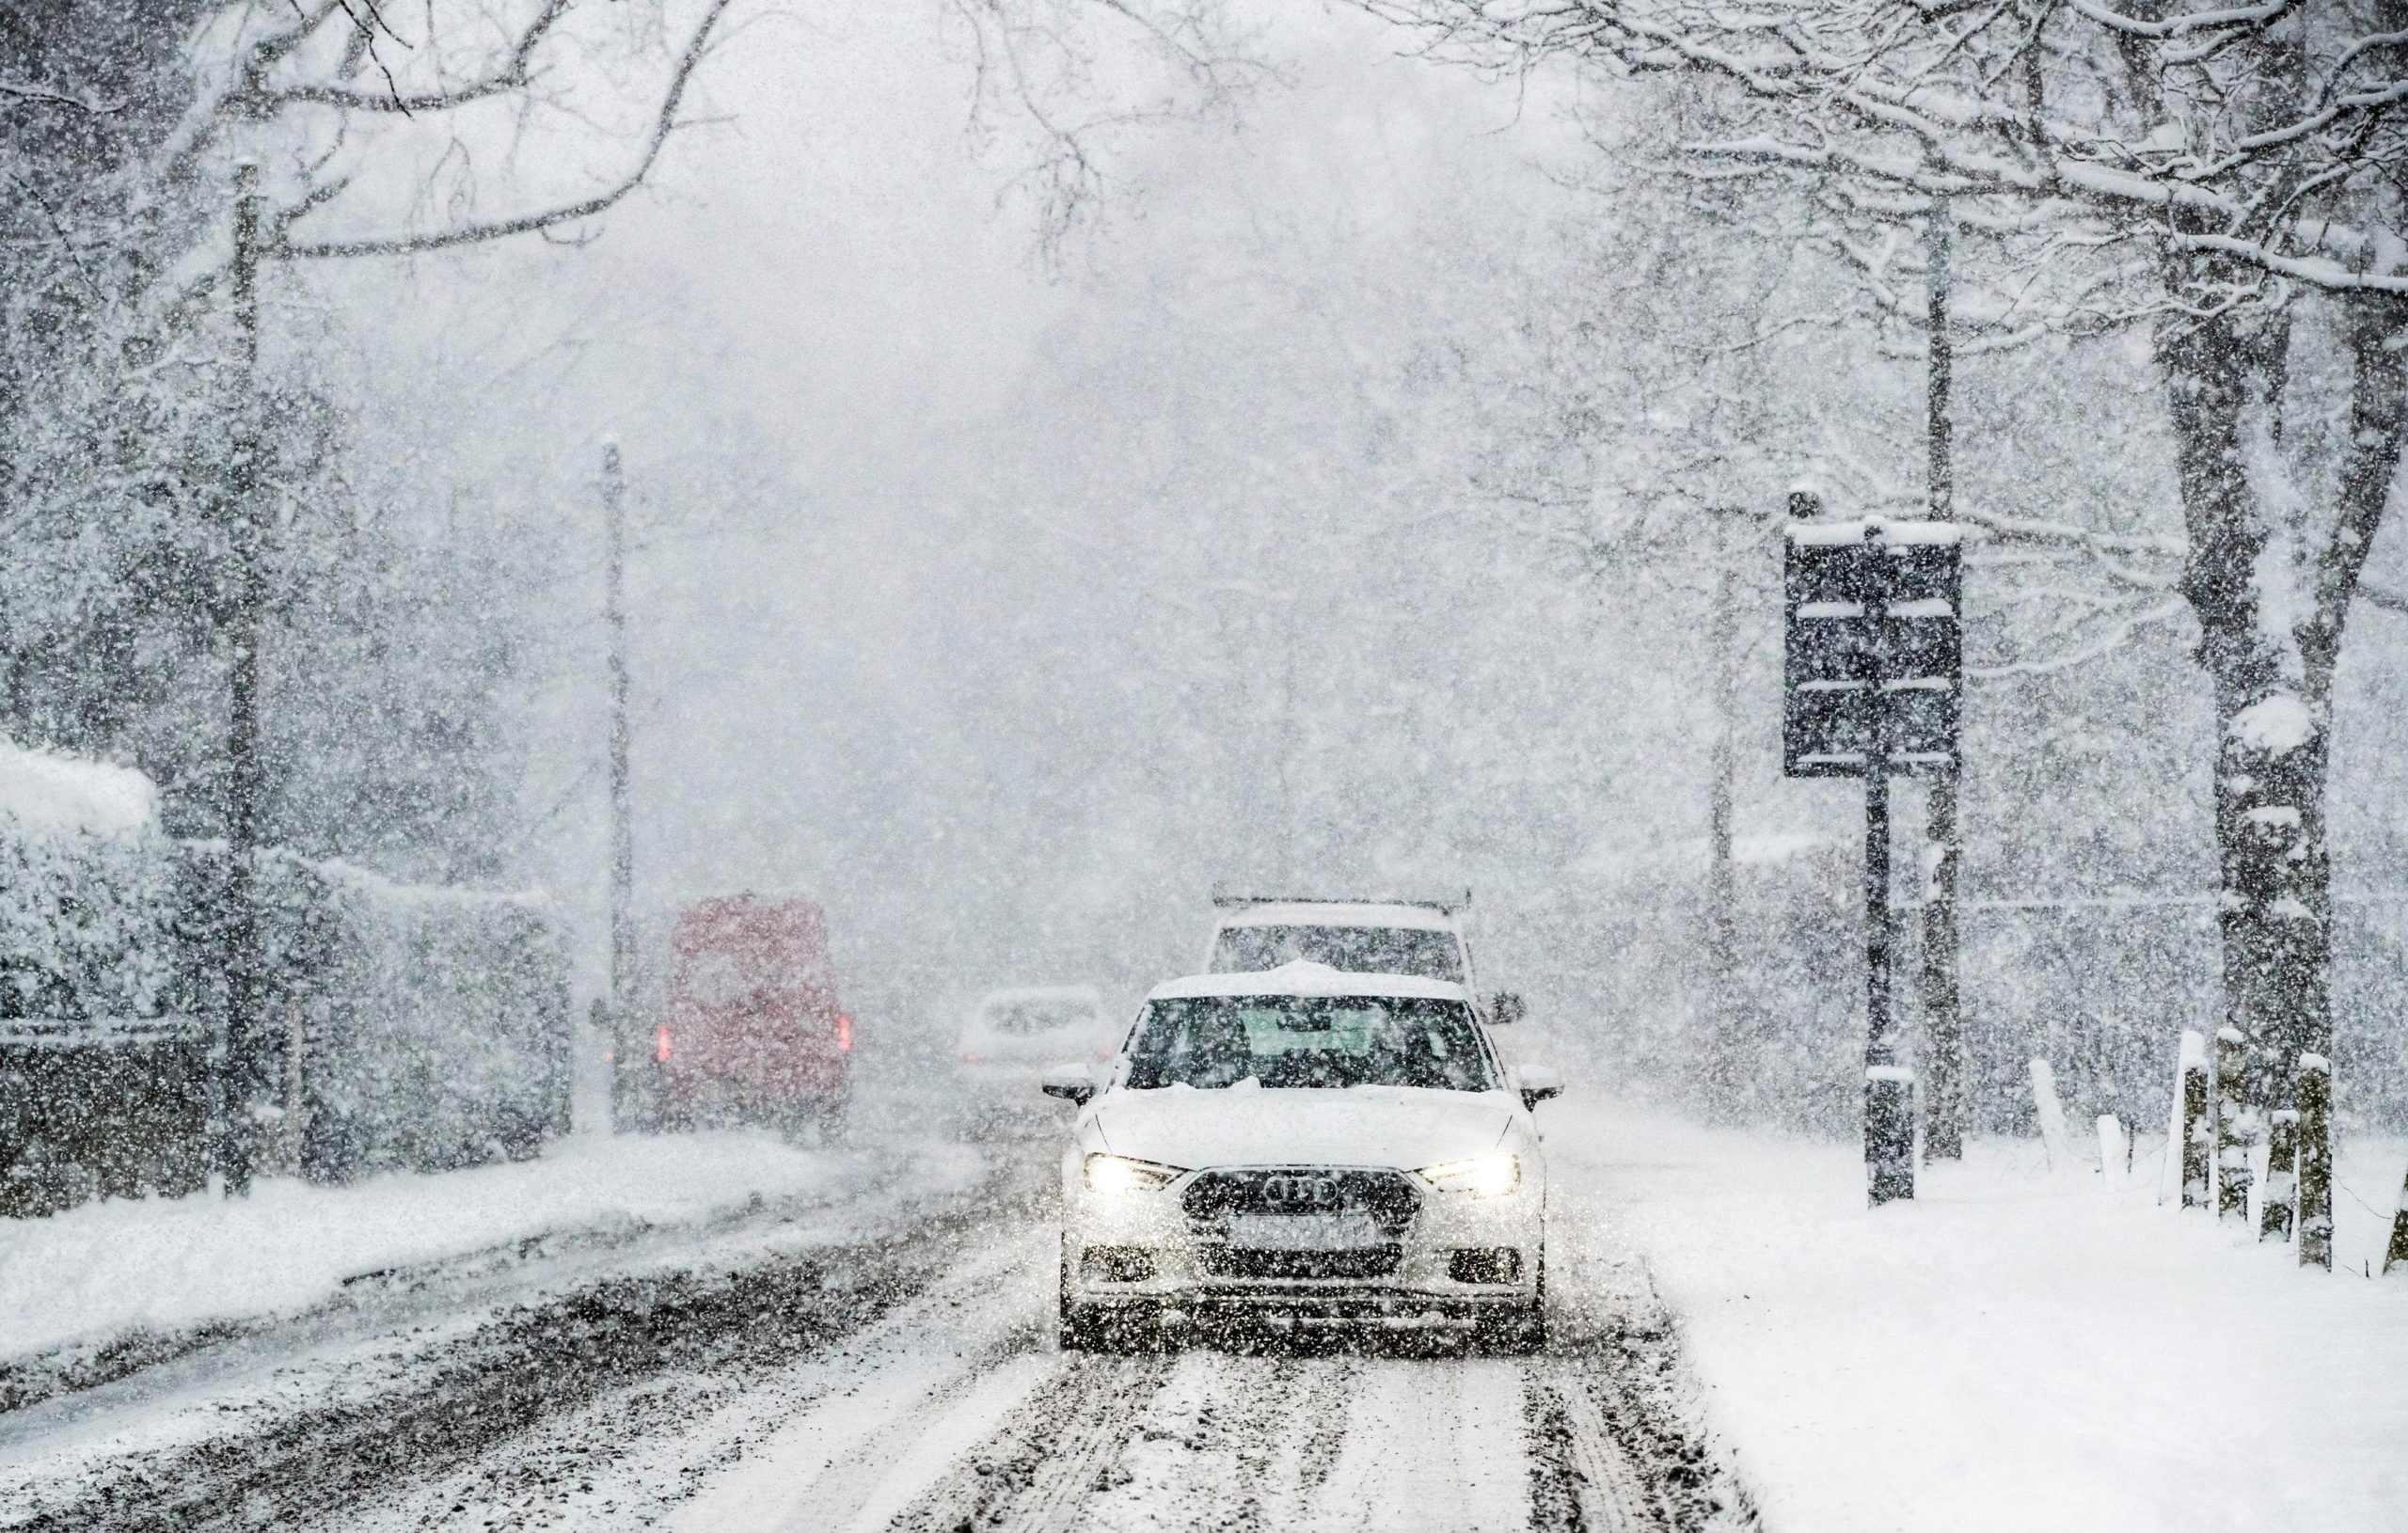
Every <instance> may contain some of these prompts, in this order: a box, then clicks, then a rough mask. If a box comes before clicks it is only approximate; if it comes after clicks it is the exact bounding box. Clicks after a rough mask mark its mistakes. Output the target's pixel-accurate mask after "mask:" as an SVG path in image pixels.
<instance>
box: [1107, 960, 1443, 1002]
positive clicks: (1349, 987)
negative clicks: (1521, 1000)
mask: <svg viewBox="0 0 2408 1533" xmlns="http://www.w3.org/2000/svg"><path fill="white" fill-rule="evenodd" d="M1207 995H1311V996H1346V995H1388V996H1421V997H1424V998H1426V999H1430V1000H1436V1001H1465V1000H1468V999H1469V998H1470V992H1468V991H1466V990H1465V988H1463V987H1462V986H1460V985H1457V984H1454V983H1453V982H1452V981H1450V980H1443V979H1422V978H1420V977H1419V976H1418V975H1415V974H1354V973H1348V972H1345V971H1343V970H1339V969H1332V968H1331V967H1330V966H1329V965H1327V964H1325V963H1313V962H1310V961H1308V960H1307V959H1304V958H1298V959H1296V960H1295V961H1294V962H1292V963H1283V964H1281V965H1280V966H1279V967H1278V968H1276V969H1267V970H1263V971H1261V972H1259V973H1236V974H1192V975H1190V976H1188V977H1187V978H1185V979H1174V980H1171V981H1169V982H1167V983H1165V984H1162V985H1157V986H1155V987H1154V988H1153V991H1152V993H1151V994H1149V995H1148V996H1147V997H1146V999H1147V1000H1149V1001H1179V1000H1190V999H1193V998H1195V997H1197V996H1207Z"/></svg>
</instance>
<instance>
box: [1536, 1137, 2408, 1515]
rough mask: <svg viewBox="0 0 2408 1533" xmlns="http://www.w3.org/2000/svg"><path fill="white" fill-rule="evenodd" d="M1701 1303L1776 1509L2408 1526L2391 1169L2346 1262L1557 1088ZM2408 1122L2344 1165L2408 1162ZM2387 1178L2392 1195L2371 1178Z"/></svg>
mask: <svg viewBox="0 0 2408 1533" xmlns="http://www.w3.org/2000/svg"><path fill="white" fill-rule="evenodd" d="M1543 1117H1544V1118H1545V1123H1546V1129H1547V1140H1548V1148H1549V1153H1550V1156H1551V1158H1553V1159H1555V1160H1556V1161H1557V1162H1559V1164H1560V1165H1561V1166H1562V1167H1563V1168H1564V1169H1566V1170H1573V1171H1576V1172H1580V1173H1585V1174H1587V1175H1588V1176H1590V1177H1595V1178H1597V1179H1599V1180H1602V1181H1603V1182H1604V1183H1605V1184H1606V1186H1607V1188H1608V1208H1609V1209H1610V1210H1611V1214H1612V1216H1613V1217H1615V1218H1616V1219H1617V1220H1618V1221H1619V1222H1620V1223H1621V1224H1622V1225H1623V1226H1624V1233H1625V1234H1626V1235H1627V1236H1628V1238H1629V1240H1630V1241H1631V1243H1632V1244H1633V1245H1634V1246H1635V1247H1636V1248H1637V1249H1638V1250H1639V1251H1640V1253H1641V1254H1642V1255H1643V1256H1644V1257H1645V1259H1646V1261H1647V1262H1648V1264H1649V1266H1650V1268H1651V1270H1652V1272H1654V1274H1655V1277H1656V1284H1657V1288H1658V1290H1659V1291H1660V1293H1661V1294H1662V1296H1663V1298H1664V1299H1665V1301H1666V1302H1667V1303H1668V1304H1671V1306H1672V1308H1673V1309H1674V1310H1675V1311H1676V1312H1677V1313H1678V1315H1679V1316H1680V1323H1681V1328H1682V1336H1683V1342H1684V1346H1685V1350H1686V1351H1687V1358H1688V1362H1689V1365H1690V1367H1691V1368H1692V1369H1693V1370H1694V1372H1695V1374H1696V1376H1697V1378H1698V1380H1699V1382H1700V1383H1701V1385H1702V1386H1703V1394H1704V1402H1705V1403H1704V1410H1705V1414H1706V1418H1707V1425H1708V1427H1709V1428H1710V1430H1712V1431H1713V1433H1714V1434H1715V1436H1716V1438H1717V1439H1718V1440H1719V1442H1720V1443H1721V1444H1722V1445H1723V1446H1724V1447H1725V1448H1726V1449H1727V1451H1728V1453H1729V1455H1730V1458H1731V1461H1732V1462H1733V1463H1734V1465H1735V1469H1736V1471H1737V1473H1738V1475H1739V1477H1740V1478H1741V1479H1742V1480H1743V1481H1744V1482H1745V1483H1746V1485H1747V1487H1748V1489H1749V1491H1750V1492H1751V1495H1752V1496H1753V1498H1754V1500H1755V1502H1756V1503H1757V1505H1758V1507H1759V1509H1761V1511H1762V1514H1763V1517H1764V1520H1765V1524H1766V1526H1769V1527H1776V1528H1780V1529H1782V1533H1826V1530H1829V1533H1842V1530H1845V1533H1882V1530H1889V1529H1897V1530H1900V1533H1906V1530H1913V1533H1956V1530H1960V1529H1962V1530H1988V1529H1999V1530H2002V1533H2004V1530H2008V1529H2013V1530H2018V1533H2020V1530H2024V1529H2029V1528H2034V1527H2067V1528H2073V1527H2102V1528H2103V1527H2113V1528H2116V1529H2119V1530H2123V1533H2154V1530H2159V1529H2163V1530H2168V1533H2171V1530H2174V1529H2183V1530H2185V1533H2211V1530H2218V1529H2226V1528H2230V1529H2236V1530H2237V1529H2243V1528H2247V1529H2265V1528H2276V1527H2285V1528H2288V1527H2314V1528H2318V1529H2320V1530H2328V1533H2354V1530H2357V1529H2367V1530H2369V1533H2371V1530H2374V1529H2378V1528H2394V1527H2397V1526H2398V1525H2399V1521H2398V1519H2399V1508H2400V1505H2401V1502H2402V1498H2403V1497H2408V1447H2403V1446H2401V1445H2403V1444H2408V1386H2403V1385H2402V1383H2400V1381H2401V1380H2403V1379H2408V1282H2398V1283H2386V1282H2380V1281H2368V1279H2367V1278H2366V1277H2365V1276H2363V1275H2362V1272H2363V1271H2364V1267H2363V1264H2364V1263H2366V1262H2367V1261H2368V1260H2369V1259H2371V1261H2372V1262H2373V1263H2374V1265H2376V1266H2378V1267H2379V1266H2380V1263H2381V1254H2382V1242H2383V1239H2384V1233H2385V1225H2386V1223H2387V1219H2388V1213H2387V1210H2386V1211H2378V1210H2379V1209H2384V1205H2387V1203H2388V1201H2389V1200H2388V1198H2383V1199H2381V1200H2379V1202H2376V1205H2375V1207H2372V1208H2370V1207H2368V1204H2367V1203H2366V1202H2361V1201H2360V1199H2359V1197H2355V1196H2352V1195H2350V1193H2347V1192H2345V1193H2343V1194H2342V1195H2341V1196H2339V1197H2338V1198H2337V1203H2338V1204H2339V1205H2340V1207H2339V1208H2338V1209H2337V1215H2338V1217H2337V1231H2336V1262H2337V1268H2339V1269H2342V1270H2337V1271H2336V1272H2333V1273H2332V1274H2330V1275H2326V1274H2321V1273H2307V1272H2300V1271H2299V1270H2298V1269H2297V1268H2296V1267H2295V1266H2294V1265H2293V1264H2292V1260H2291V1256H2290V1253H2289V1251H2288V1250H2287V1249H2282V1248H2277V1247H2273V1246H2267V1247H2260V1246H2258V1245H2257V1243H2256V1241H2254V1240H2253V1239H2251V1238H2249V1237H2248V1236H2247V1235H2246V1234H2245V1233H2243V1232H2242V1231H2241V1230H2240V1228H2239V1227H2238V1225H2232V1224H2227V1225H2226V1226H2224V1227H2223V1228H2218V1227H2217V1226H2216V1225H2215V1224H2214V1222H2213V1221H2211V1220H2210V1219H2208V1218H2207V1217H2206V1216H2204V1215H2203V1214H2199V1213H2190V1214H2184V1213H2181V1212H2178V1211H2176V1210H2172V1209H2161V1208H2159V1207H2157V1206H2156V1203H2155V1178H2154V1177H2147V1176H2144V1177H2139V1178H2137V1180H2138V1181H2139V1182H2140V1183H2142V1184H2143V1185H2139V1186H2135V1187H2132V1188H2131V1189H2129V1190H2126V1191H2123V1192H2119V1193H2115V1195H2113V1196H2111V1195H2109V1194H2107V1193H2105V1192H2103V1191H2102V1190H2101V1188H2100V1187H2099V1177H2097V1176H2096V1175H2095V1174H2093V1175H2078V1176H2072V1177H2051V1176H2049V1175H2048V1174H2047V1172H2046V1170H2045V1168H2044V1166H2043V1164H2042V1162H2041V1158H2040V1152H2039V1146H2037V1145H2036V1144H2024V1143H2020V1142H2015V1141H2004V1142H1982V1143H1977V1144H1975V1145H1974V1146H1972V1150H1971V1152H1970V1155H1969V1158H1968V1160H1967V1161H1966V1162H1964V1163H1963V1164H1961V1165H1941V1166H1935V1167H1931V1168H1927V1170H1926V1173H1925V1179H1924V1182H1923V1186H1922V1188H1921V1195H1920V1196H1919V1197H1918V1199H1917V1200H1916V1202H1915V1203H1914V1204H1913V1205H1911V1206H1893V1207H1892V1208H1888V1209H1881V1210H1879V1211H1873V1210H1869V1209H1866V1208H1865V1207H1864V1206H1863V1193H1862V1186H1863V1182H1862V1177H1863V1171H1862V1166H1861V1162H1860V1161H1859V1159H1858V1157H1857V1155H1856V1153H1855V1152H1854V1150H1853V1148H1852V1147H1851V1146H1843V1145H1832V1144H1829V1143H1824V1142H1819V1141H1813V1140H1802V1139H1790V1138H1783V1137H1780V1136H1775V1135H1771V1134H1757V1133H1739V1132H1722V1131H1715V1130H1703V1129H1700V1128H1697V1127H1695V1126H1694V1125H1691V1124H1687V1123H1685V1122H1683V1121H1681V1120H1679V1119H1676V1118H1671V1117H1668V1116H1663V1115H1659V1114H1650V1113H1644V1112H1640V1111H1638V1110H1634V1109H1628V1108H1624V1107H1618V1106H1613V1105H1610V1104H1598V1105H1588V1104H1578V1103H1566V1104H1565V1105H1564V1107H1563V1108H1562V1109H1560V1110H1559V1109H1548V1110H1545V1112H1544V1113H1543ZM2399 1154H2400V1150H2399V1147H2398V1146H2391V1145H2380V1144H2361V1145H2359V1146H2348V1145H2345V1146H2343V1151H2342V1157H2341V1162H2340V1165H2339V1177H2338V1179H2339V1181H2340V1182H2341V1184H2342V1185H2343V1186H2344V1188H2347V1189H2353V1190H2355V1191H2356V1192H2357V1193H2360V1194H2362V1195H2363V1194H2364V1193H2365V1189H2366V1188H2368V1187H2374V1188H2386V1187H2387V1186H2390V1185H2395V1184H2396V1182H2397V1178H2398V1176H2399V1164H2398V1158H2399ZM2370 1201H2371V1200H2370Z"/></svg>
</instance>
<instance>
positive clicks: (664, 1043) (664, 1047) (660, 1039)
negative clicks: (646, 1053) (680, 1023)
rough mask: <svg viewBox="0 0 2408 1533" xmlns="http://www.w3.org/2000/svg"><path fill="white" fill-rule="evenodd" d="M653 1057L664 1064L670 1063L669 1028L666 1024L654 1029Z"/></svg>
mask: <svg viewBox="0 0 2408 1533" xmlns="http://www.w3.org/2000/svg"><path fill="white" fill-rule="evenodd" d="M652 1057H653V1058H655V1059H657V1060H658V1061H660V1062H661V1063H662V1064H663V1065H666V1064H668V1063H669V1029H668V1027H667V1026H665V1025H663V1026H660V1027H657V1028H654V1029H653V1030H652Z"/></svg>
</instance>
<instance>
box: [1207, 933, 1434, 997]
mask: <svg viewBox="0 0 2408 1533" xmlns="http://www.w3.org/2000/svg"><path fill="white" fill-rule="evenodd" d="M1299 958H1301V959H1303V960H1304V961H1305V962H1307V963H1325V964H1327V965H1329V967H1331V968H1332V969H1341V970H1344V971H1345V972H1348V973H1353V974H1411V975H1413V976H1415V977H1416V978H1418V979H1443V980H1446V981H1448V982H1450V983H1451V984H1456V985H1460V984H1462V983H1463V982H1464V955H1463V946H1462V944H1461V943H1459V942H1457V941H1456V940H1455V934H1454V933H1452V932H1450V931H1428V930H1423V929H1420V928H1418V927H1412V926H1224V927H1222V928H1221V935H1220V937H1219V939H1218V940H1216V941H1214V943H1213V944H1212V972H1214V973H1216V974H1243V973H1260V972H1264V971H1266V970H1272V969H1276V968H1278V967H1279V966H1280V965H1281V964H1283V963H1294V962H1295V961H1296V960H1298V959H1299Z"/></svg>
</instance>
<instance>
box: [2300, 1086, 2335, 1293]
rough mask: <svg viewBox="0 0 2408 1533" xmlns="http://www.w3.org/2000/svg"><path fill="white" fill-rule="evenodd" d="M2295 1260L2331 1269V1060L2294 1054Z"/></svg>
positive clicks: (2305, 1265) (2301, 1263)
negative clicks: (2296, 1105) (2296, 1130)
mask: <svg viewBox="0 0 2408 1533" xmlns="http://www.w3.org/2000/svg"><path fill="white" fill-rule="evenodd" d="M2299 1264H2300V1265H2301V1266H2303V1267H2321V1268H2323V1269H2324V1270H2325V1271H2326V1272H2331V1271H2332V1270H2333V1065H2332V1062H2331V1061H2329V1060H2327V1059H2326V1058H2325V1057H2324V1056H2323V1055H2322V1054H2302V1055H2300V1058H2299Z"/></svg>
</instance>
